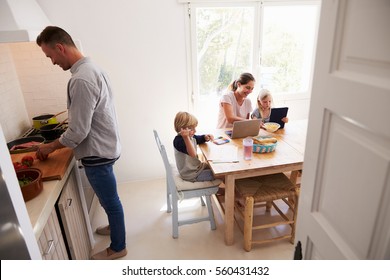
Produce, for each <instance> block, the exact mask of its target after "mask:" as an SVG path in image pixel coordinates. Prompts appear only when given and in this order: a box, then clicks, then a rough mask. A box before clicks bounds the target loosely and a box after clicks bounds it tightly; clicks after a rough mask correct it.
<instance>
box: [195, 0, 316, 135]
mask: <svg viewBox="0 0 390 280" xmlns="http://www.w3.org/2000/svg"><path fill="white" fill-rule="evenodd" d="M190 2H191V3H190V4H188V7H189V15H190V17H189V18H190V21H189V25H190V46H191V48H190V50H191V55H190V57H191V59H190V63H189V65H191V67H190V68H191V69H190V72H191V78H192V79H191V82H192V84H191V86H192V89H191V91H192V92H191V101H192V106H193V111H194V113H195V115H196V116H197V118H198V119H199V125H200V126H204V125H205V124H207V128H215V126H216V122H217V116H218V106H219V99H220V97H221V95H222V94H223V93H224V92H225V91H226V88H227V86H228V84H229V83H230V82H231V81H232V80H234V79H235V78H237V77H238V76H239V74H240V73H242V72H251V73H252V74H253V75H254V76H255V77H256V81H257V82H256V87H255V90H254V91H253V93H252V94H251V95H250V99H251V100H252V104H253V106H255V105H256V102H255V101H256V97H257V93H258V91H259V89H260V88H263V87H264V88H268V89H270V90H271V91H272V92H273V96H274V99H275V103H276V104H278V102H277V101H279V104H282V103H283V105H285V102H288V101H289V100H302V99H306V100H309V98H310V87H311V83H310V81H311V77H312V68H313V59H314V49H315V42H316V34H317V29H318V14H319V2H318V1H309V0H306V1H299V2H295V1H288V2H279V1H262V2H260V1H249V2H243V1H230V2H226V3H221V1H219V2H215V3H213V2H212V1H209V2H212V3H209V2H207V3H205V2H199V3H198V2H197V3H193V2H196V1H190ZM306 103H307V105H308V103H309V102H308V101H307V102H306ZM307 110H308V108H307ZM289 114H290V112H289Z"/></svg>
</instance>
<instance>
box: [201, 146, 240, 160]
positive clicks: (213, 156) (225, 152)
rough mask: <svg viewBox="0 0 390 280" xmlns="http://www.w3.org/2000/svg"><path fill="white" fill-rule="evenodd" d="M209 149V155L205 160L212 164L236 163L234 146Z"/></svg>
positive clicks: (211, 147)
mask: <svg viewBox="0 0 390 280" xmlns="http://www.w3.org/2000/svg"><path fill="white" fill-rule="evenodd" d="M209 147H210V154H209V156H208V158H207V159H208V160H209V161H213V162H237V161H238V156H237V147H236V146H233V145H229V146H215V145H211V146H209Z"/></svg>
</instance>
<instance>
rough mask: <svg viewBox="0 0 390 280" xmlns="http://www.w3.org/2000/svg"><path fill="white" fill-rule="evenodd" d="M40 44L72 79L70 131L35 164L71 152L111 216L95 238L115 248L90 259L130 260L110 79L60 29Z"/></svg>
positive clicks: (44, 150) (47, 30)
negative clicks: (107, 238)
mask: <svg viewBox="0 0 390 280" xmlns="http://www.w3.org/2000/svg"><path fill="white" fill-rule="evenodd" d="M37 44H38V46H40V47H41V49H42V51H43V52H44V53H45V54H46V56H47V57H48V58H50V59H51V61H52V63H53V64H54V65H58V66H60V67H61V68H62V69H63V70H64V71H66V70H70V72H71V73H72V77H71V79H70V80H69V82H68V89H67V91H68V97H67V107H68V122H69V125H68V129H67V130H66V131H65V132H64V134H62V135H61V137H60V138H59V139H57V140H55V141H53V142H51V143H48V144H44V145H41V146H40V148H39V150H38V151H37V153H36V155H37V158H38V159H39V160H45V159H47V157H48V155H49V154H50V153H52V152H53V151H55V150H56V149H61V148H63V147H70V148H72V149H73V153H74V156H75V158H76V159H77V160H79V159H80V160H81V163H82V164H83V166H84V167H85V173H86V175H87V178H88V180H89V182H90V184H91V186H92V188H93V189H94V191H95V193H96V195H97V197H98V198H99V201H100V204H101V205H102V206H103V208H104V210H105V211H106V214H107V216H108V222H109V225H108V226H105V227H100V228H98V229H97V230H96V232H97V233H99V234H107V235H108V234H109V235H110V237H111V244H110V246H109V247H108V248H107V249H105V250H103V251H101V252H99V253H97V254H95V255H93V256H92V259H102V260H112V259H117V258H120V257H123V256H125V255H126V254H127V250H126V231H125V222H124V213H123V207H122V204H121V201H120V199H119V196H118V193H117V185H116V179H115V174H114V172H113V165H114V163H115V161H116V160H117V159H118V158H119V156H120V150H121V146H120V142H119V132H118V126H117V119H116V112H115V107H114V102H113V95H112V90H111V86H110V83H109V81H108V77H107V76H106V74H105V73H104V72H103V71H102V70H101V69H100V68H98V67H97V66H96V65H95V64H94V63H93V62H92V61H91V59H90V58H88V57H84V56H83V54H82V53H81V52H80V51H79V50H78V49H77V47H76V45H75V44H74V42H73V40H72V37H71V36H70V35H69V34H68V33H67V32H66V31H64V30H63V29H61V28H59V27H55V26H48V27H46V28H45V29H44V30H43V31H42V32H41V34H40V35H39V36H38V37H37Z"/></svg>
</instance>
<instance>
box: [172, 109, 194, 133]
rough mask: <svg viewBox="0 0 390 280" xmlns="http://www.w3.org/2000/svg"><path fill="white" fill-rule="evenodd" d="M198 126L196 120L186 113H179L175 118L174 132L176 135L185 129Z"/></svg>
mask: <svg viewBox="0 0 390 280" xmlns="http://www.w3.org/2000/svg"><path fill="white" fill-rule="evenodd" d="M197 125H198V119H197V118H196V117H195V116H194V115H191V114H190V113H187V112H179V113H177V114H176V117H175V130H176V132H177V133H179V132H180V130H181V129H182V128H185V127H190V126H191V127H196V126H197Z"/></svg>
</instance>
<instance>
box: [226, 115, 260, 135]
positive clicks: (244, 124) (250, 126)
mask: <svg viewBox="0 0 390 280" xmlns="http://www.w3.org/2000/svg"><path fill="white" fill-rule="evenodd" d="M260 124H261V120H257V119H256V120H246V121H236V122H234V123H233V129H232V130H231V131H230V130H229V131H225V133H226V134H227V135H228V136H229V137H230V138H231V139H236V138H244V137H247V136H257V135H259V130H260Z"/></svg>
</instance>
